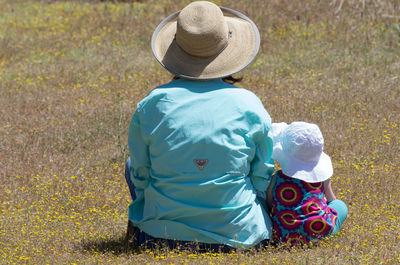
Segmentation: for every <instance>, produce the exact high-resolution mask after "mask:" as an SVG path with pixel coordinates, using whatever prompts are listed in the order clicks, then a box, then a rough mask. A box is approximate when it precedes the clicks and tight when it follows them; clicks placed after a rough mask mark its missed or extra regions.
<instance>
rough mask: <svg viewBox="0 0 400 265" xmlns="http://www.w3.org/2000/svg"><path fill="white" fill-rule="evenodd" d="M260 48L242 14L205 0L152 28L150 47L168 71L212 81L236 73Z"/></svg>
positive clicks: (254, 31)
mask: <svg viewBox="0 0 400 265" xmlns="http://www.w3.org/2000/svg"><path fill="white" fill-rule="evenodd" d="M259 47H260V34H259V31H258V29H257V26H256V25H255V24H254V22H253V21H251V20H250V19H249V18H248V17H247V16H245V15H243V14H242V13H240V12H238V11H235V10H232V9H229V8H224V7H218V6H217V5H215V4H213V3H211V2H208V1H196V2H192V3H190V4H189V5H187V6H186V7H185V8H183V9H182V10H181V11H178V12H176V13H174V14H172V15H170V16H169V17H167V18H165V19H164V20H163V21H162V22H161V23H160V24H159V25H158V26H157V28H156V29H155V31H154V33H153V36H152V40H151V48H152V50H153V54H154V56H155V57H156V59H157V60H158V61H159V62H160V64H161V65H162V66H163V67H165V68H166V69H167V70H168V71H169V72H171V73H172V74H174V75H177V76H179V77H182V78H186V79H215V78H222V77H226V76H229V75H232V74H234V73H237V72H239V71H240V70H242V69H243V68H245V67H246V66H247V65H248V64H249V63H250V62H251V61H252V60H253V59H254V57H255V56H256V54H257V52H258V50H259Z"/></svg>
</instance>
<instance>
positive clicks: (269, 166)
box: [249, 119, 275, 193]
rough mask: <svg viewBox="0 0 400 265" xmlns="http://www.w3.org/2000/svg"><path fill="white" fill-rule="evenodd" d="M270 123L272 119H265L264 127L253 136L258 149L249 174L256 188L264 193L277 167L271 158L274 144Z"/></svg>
mask: <svg viewBox="0 0 400 265" xmlns="http://www.w3.org/2000/svg"><path fill="white" fill-rule="evenodd" d="M270 124H271V122H270V119H267V120H264V123H263V125H262V128H261V129H259V130H258V131H257V132H255V133H254V136H253V141H254V144H255V147H256V150H255V155H254V158H253V160H252V162H251V169H250V175H249V176H250V179H251V182H252V184H253V187H254V188H255V190H256V191H257V192H262V193H264V192H265V191H266V190H267V188H268V185H269V183H270V181H271V176H272V174H273V172H274V169H275V163H274V160H273V159H272V158H271V155H272V148H273V146H272V135H271V126H270Z"/></svg>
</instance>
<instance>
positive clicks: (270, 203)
mask: <svg viewBox="0 0 400 265" xmlns="http://www.w3.org/2000/svg"><path fill="white" fill-rule="evenodd" d="M274 182H275V176H272V178H271V181H270V183H269V186H268V189H267V207H268V211H269V212H271V209H272V187H274Z"/></svg>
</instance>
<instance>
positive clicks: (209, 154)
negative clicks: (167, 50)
mask: <svg viewBox="0 0 400 265" xmlns="http://www.w3.org/2000/svg"><path fill="white" fill-rule="evenodd" d="M270 128H271V119H270V116H269V114H268V113H267V111H266V110H265V109H264V106H263V104H262V102H261V101H260V100H259V99H258V97H257V96H256V95H254V94H253V93H252V92H250V91H248V90H245V89H242V88H237V87H235V86H232V85H229V84H227V83H225V82H223V81H222V80H221V79H217V80H209V81H190V80H185V79H178V80H174V81H171V82H170V83H168V84H166V85H163V86H160V87H157V88H155V89H154V90H152V91H151V92H150V93H149V95H148V96H147V97H145V98H144V99H143V100H142V101H141V102H140V103H139V104H138V107H137V110H136V112H135V114H134V115H133V118H132V120H131V124H130V131H129V138H128V143H129V150H130V155H131V160H132V161H131V167H130V176H131V180H132V183H133V184H134V186H135V196H136V200H135V201H134V202H132V204H131V205H130V206H129V219H130V220H131V221H132V222H133V224H134V226H136V227H138V228H140V230H142V231H144V232H145V233H147V234H149V235H151V236H153V237H155V238H164V239H175V240H183V241H198V242H203V243H211V244H214V243H217V244H225V245H229V246H233V247H237V246H243V247H249V246H253V245H255V244H257V243H259V242H261V241H262V240H264V239H269V238H270V236H271V221H270V218H269V216H268V214H267V213H266V211H265V209H264V208H263V207H262V206H261V205H260V203H259V201H258V200H257V199H256V192H257V191H262V192H263V191H265V190H266V188H267V187H268V185H269V182H270V178H271V174H272V173H273V170H274V162H273V160H272V159H271V152H272V140H271V137H270V136H269V134H268V133H269V131H270Z"/></svg>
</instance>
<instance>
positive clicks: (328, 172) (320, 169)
mask: <svg viewBox="0 0 400 265" xmlns="http://www.w3.org/2000/svg"><path fill="white" fill-rule="evenodd" d="M272 159H274V160H276V161H277V162H278V163H279V164H280V166H281V168H282V172H283V174H285V175H286V176H289V177H292V178H295V179H300V180H303V181H305V182H308V183H316V182H322V181H325V180H327V179H329V178H330V177H331V176H332V174H333V167H332V161H331V158H330V157H329V156H328V155H327V154H325V153H324V152H322V154H321V156H320V158H319V160H318V161H316V162H313V163H306V162H303V161H300V160H298V159H296V158H294V157H292V156H291V155H290V154H289V153H287V152H285V151H284V150H283V148H282V145H281V144H280V143H276V144H275V145H274V148H273V151H272Z"/></svg>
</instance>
